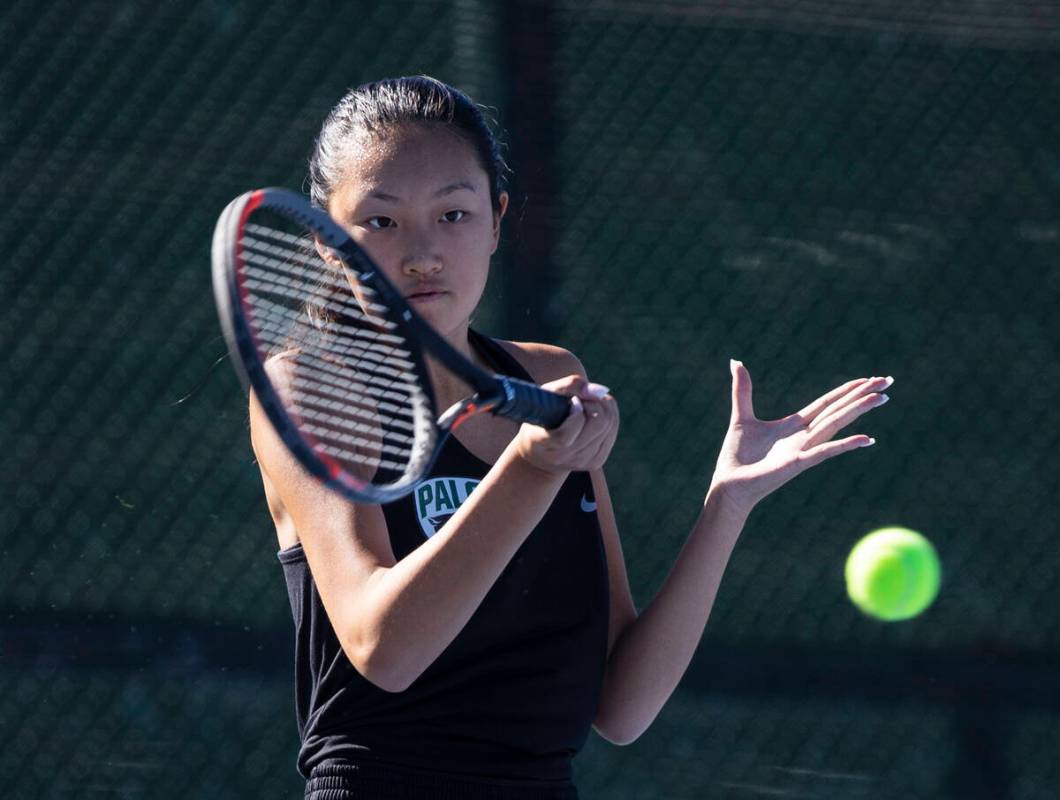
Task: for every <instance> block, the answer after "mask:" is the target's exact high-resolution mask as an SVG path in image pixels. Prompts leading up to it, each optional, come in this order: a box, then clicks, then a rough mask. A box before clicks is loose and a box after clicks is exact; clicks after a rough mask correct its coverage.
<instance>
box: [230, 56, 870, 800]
mask: <svg viewBox="0 0 1060 800" xmlns="http://www.w3.org/2000/svg"><path fill="white" fill-rule="evenodd" d="M310 167H311V168H310V179H311V194H312V199H313V201H314V202H315V203H316V204H317V205H319V206H320V207H322V208H324V209H326V210H327V211H328V212H329V213H330V214H331V215H332V216H333V217H334V218H335V220H336V221H338V222H339V224H340V225H342V226H343V227H345V228H346V229H347V230H349V231H350V232H351V234H352V236H353V237H354V238H355V239H356V241H357V242H359V243H360V244H361V245H362V246H363V247H364V248H365V249H366V250H367V251H368V253H369V254H370V255H371V256H372V257H373V258H374V260H375V261H376V262H377V263H378V264H379V265H380V268H381V269H383V270H384V271H385V273H386V275H387V277H389V278H390V279H391V281H393V283H394V284H395V285H396V286H397V287H398V289H399V290H400V291H401V292H402V293H403V294H404V295H405V296H406V297H407V298H408V299H409V301H410V303H411V304H412V305H413V306H414V307H415V308H416V310H417V311H418V312H419V313H420V314H422V315H423V316H424V317H425V318H426V320H427V321H428V322H429V323H431V324H432V325H433V326H434V327H435V328H436V329H437V330H438V331H440V332H441V333H442V334H443V335H444V336H446V338H447V339H448V340H449V341H450V342H451V343H452V344H453V345H454V346H455V347H456V348H458V349H459V350H460V351H461V352H463V353H464V354H465V355H467V356H468V357H470V358H471V359H472V360H474V361H475V362H477V363H478V364H480V365H481V366H483V367H486V368H489V369H490V370H492V371H495V372H501V373H505V374H509V375H513V376H515V377H519V378H523V379H526V380H533V381H536V382H539V383H544V384H545V385H546V386H548V388H551V389H553V390H555V391H557V392H561V393H564V394H567V395H569V396H571V397H573V398H575V400H574V401H573V405H572V411H571V413H570V415H569V417H568V418H567V419H566V421H565V422H564V423H563V424H562V425H561V426H560V427H559V428H557V429H555V430H551V431H550V430H545V429H543V428H540V427H536V426H532V425H523V426H519V425H516V424H514V423H511V422H508V421H506V420H503V419H499V418H496V417H492V416H489V415H480V416H477V417H474V418H472V419H471V420H470V421H469V422H467V423H466V424H465V425H464V426H463V427H461V428H460V430H459V432H458V433H457V434H455V435H454V436H453V437H451V438H450V439H449V441H448V443H447V444H446V445H445V447H444V449H443V450H442V452H441V454H440V456H439V459H438V461H437V463H436V465H435V467H434V469H433V470H432V472H431V474H430V476H429V477H428V478H427V479H425V480H424V481H423V482H422V483H420V484H419V485H418V486H417V488H416V490H415V492H414V493H413V494H412V495H409V496H408V497H407V498H405V499H403V500H400V501H397V502H395V503H391V504H388V505H386V506H373V505H354V504H351V503H349V502H347V501H345V500H343V499H341V498H340V497H339V496H338V495H336V494H334V493H332V492H331V491H330V490H329V489H327V488H325V487H324V486H322V485H321V484H320V483H318V482H317V481H316V480H315V479H314V478H312V477H310V476H309V475H308V474H307V473H306V472H305V471H304V470H303V469H302V468H301V467H300V466H298V465H297V463H296V462H295V461H294V460H293V458H292V457H291V456H290V455H289V454H288V452H287V450H286V448H285V447H284V446H283V444H281V443H280V441H279V440H278V439H277V437H276V435H275V433H273V431H272V428H271V426H270V425H269V423H268V421H267V420H266V419H265V417H264V416H263V413H262V411H261V409H260V407H258V406H257V404H256V403H255V402H254V401H252V404H251V427H252V440H253V445H254V450H255V452H256V454H257V456H258V460H259V464H260V466H261V471H262V477H263V480H264V484H265V492H266V495H267V498H268V503H269V508H270V511H271V513H272V516H273V519H274V521H275V523H276V530H277V534H278V536H279V540H280V546H281V548H282V549H281V550H280V552H279V559H280V561H281V562H282V564H283V568H284V571H285V576H286V580H287V586H288V592H289V596H290V601H291V607H292V610H293V614H294V620H295V625H296V631H297V645H296V647H297V658H296V696H297V714H298V726H299V732H300V734H301V737H302V747H301V751H300V753H299V757H298V768H299V770H300V772H301V773H302V774H303V775H304V776H305V777H306V778H307V779H308V783H307V786H306V796H307V797H310V798H314V799H315V800H324V798H329V799H330V800H343V799H344V798H346V799H348V800H352V799H353V798H369V797H372V798H374V797H387V798H432V797H435V798H441V797H446V798H487V797H488V798H527V799H528V800H529V798H574V797H577V792H576V790H575V788H574V786H573V784H572V782H571V758H572V756H573V755H574V754H575V753H576V752H577V751H578V750H579V748H580V747H581V746H582V744H583V743H584V741H585V739H586V737H587V735H588V732H589V728H590V726H593V727H595V728H596V730H597V731H598V732H599V733H600V734H601V735H602V736H604V737H605V738H607V739H609V740H611V741H613V742H616V743H626V742H630V741H632V740H634V739H635V738H637V736H639V735H640V734H641V733H642V732H643V731H644V730H645V728H647V727H648V725H649V724H650V723H651V721H652V720H653V719H654V718H655V716H656V714H658V712H659V710H660V708H661V707H662V705H663V704H664V703H665V702H666V700H667V698H668V697H669V696H670V694H671V692H672V691H673V690H674V687H675V686H676V685H677V682H678V680H679V679H680V678H681V675H682V673H683V672H684V671H685V668H686V667H687V665H688V663H689V660H690V659H691V657H692V654H693V651H694V650H695V648H696V645H697V643H698V641H699V639H700V636H701V634H702V632H703V628H704V625H705V624H706V621H707V617H708V615H709V613H710V609H711V605H712V604H713V602H714V597H715V594H716V593H717V590H718V585H719V583H720V581H721V578H722V573H723V571H724V569H725V566H726V563H727V562H728V559H729V555H730V553H731V552H732V549H733V546H734V545H735V543H736V540H737V537H738V536H739V534H740V531H741V529H742V527H743V525H744V521H745V520H746V519H747V515H748V514H749V513H750V511H751V510H752V508H753V507H754V506H755V504H756V503H757V502H758V501H759V500H761V499H762V498H763V497H765V496H766V495H768V494H769V493H770V492H772V491H774V490H775V489H777V488H778V487H779V486H781V485H782V484H784V483H786V482H787V481H789V480H790V479H791V478H793V477H794V476H795V475H797V474H798V473H800V472H802V471H804V470H806V469H807V468H809V467H811V466H813V465H815V464H819V463H821V462H822V461H824V460H825V459H827V458H830V457H833V456H836V455H839V454H840V453H844V452H847V451H849V450H852V449H854V448H858V447H863V446H865V445H869V444H872V441H873V440H871V439H869V438H868V437H867V436H863V435H857V436H850V437H848V438H845V439H841V440H838V441H832V437H833V436H834V435H835V434H836V433H837V432H838V431H839V430H840V429H842V428H844V427H846V426H847V425H849V424H850V423H852V422H853V421H854V420H856V419H857V418H858V417H860V416H861V415H862V414H864V413H865V412H866V411H868V410H869V409H872V408H875V407H877V406H879V405H881V404H883V403H884V402H886V399H887V397H886V395H884V394H881V393H880V392H881V391H882V390H883V389H884V388H886V386H887V385H889V379H882V378H862V379H858V380H854V381H850V382H849V383H846V384H844V385H842V386H839V387H838V388H836V389H834V390H832V391H830V392H828V393H827V394H825V395H824V396H822V397H821V398H820V399H818V400H816V401H814V402H813V403H811V404H810V405H808V406H806V407H805V408H803V409H802V410H801V411H799V412H798V413H796V414H792V415H790V416H788V417H785V418H783V419H780V420H775V421H761V420H758V419H757V418H756V417H755V415H754V410H753V408H752V403H751V378H750V375H749V374H748V372H747V370H746V369H745V368H744V367H743V366H742V365H741V364H740V363H739V362H733V364H732V397H733V408H732V418H731V421H730V425H729V430H728V433H727V435H726V437H725V440H724V444H723V446H722V451H721V455H720V457H719V459H718V462H717V467H716V471H715V473H714V478H713V481H712V482H711V486H710V488H709V491H708V492H707V495H706V499H705V502H704V504H703V509H702V512H701V514H700V515H699V518H698V520H697V521H696V523H695V525H694V527H693V529H692V531H691V533H690V534H689V536H688V540H687V542H686V544H685V546H684V548H683V549H682V551H681V553H680V554H679V556H678V557H677V560H676V562H675V564H674V566H673V569H672V571H671V572H670V575H669V577H668V578H667V579H666V581H665V583H664V584H663V586H662V587H661V589H660V590H659V592H658V594H657V595H656V597H655V599H654V600H653V601H652V602H651V603H650V604H649V605H648V607H647V608H646V609H645V610H644V611H642V612H638V611H637V610H636V608H635V607H634V605H633V600H632V598H631V596H630V590H629V586H628V582H627V578H626V569H625V566H624V563H623V557H622V547H621V545H620V543H619V535H618V530H617V527H616V524H615V517H614V513H613V511H612V507H611V501H610V499H609V497H608V491H607V486H606V483H605V481H604V474H603V471H602V467H603V464H604V462H605V461H606V459H607V456H608V454H609V453H610V451H611V447H612V445H613V443H614V441H615V436H616V434H617V432H618V407H617V405H616V402H615V400H614V398H613V397H611V395H610V394H609V393H608V390H607V389H606V387H603V386H600V385H598V384H595V383H591V382H589V380H588V379H587V377H586V376H585V373H584V370H583V369H582V366H581V364H580V363H579V362H578V360H577V359H576V358H575V357H574V356H573V355H571V354H570V353H568V352H566V351H565V350H562V349H560V348H557V347H552V346H549V345H544V344H529V343H520V342H508V341H498V340H493V339H491V338H489V337H487V336H485V335H483V334H481V333H479V332H478V331H476V330H474V329H473V328H472V327H471V326H470V320H471V317H472V314H473V312H474V310H475V306H476V304H477V303H478V301H479V298H480V297H481V295H482V292H483V288H484V286H485V284H486V277H487V274H488V272H489V262H490V256H491V254H492V253H493V251H494V250H495V248H496V246H497V241H498V237H499V236H500V226H501V220H502V218H503V216H504V212H505V210H506V208H507V205H508V196H507V194H506V193H505V192H504V189H503V175H504V169H505V167H504V164H503V161H502V159H501V156H500V154H499V149H498V145H497V142H496V140H495V139H494V137H493V135H492V133H491V131H490V129H489V127H488V125H487V124H486V122H485V121H484V120H483V117H482V116H481V114H480V112H479V110H478V109H477V107H476V106H475V105H474V104H473V103H472V102H471V101H470V100H469V99H468V98H467V97H466V96H465V95H463V94H461V93H460V92H459V91H457V90H455V89H453V88H451V87H449V86H446V85H445V84H442V83H440V82H438V81H435V80H433V79H430V78H425V77H418V78H401V79H397V80H389V81H382V82H379V83H374V84H368V85H365V86H361V87H359V88H357V89H355V90H353V91H351V92H350V93H349V94H347V95H346V96H345V97H344V98H343V99H342V100H341V101H340V103H339V104H338V105H337V106H336V107H335V109H334V110H333V111H332V112H331V114H330V115H329V117H328V118H327V120H326V121H325V123H324V126H323V129H322V131H321V133H320V136H319V139H318V141H317V146H316V150H315V153H314V155H313V157H312V161H311V165H310ZM432 373H434V371H433V370H432ZM432 378H433V379H434V386H435V390H436V393H437V394H438V405H439V407H440V408H445V407H447V406H448V405H449V404H450V403H452V402H455V401H456V400H457V399H459V398H461V397H463V396H464V395H465V394H466V392H467V389H466V387H464V386H462V385H455V381H454V379H453V378H451V377H448V378H447V377H446V375H445V374H444V373H443V372H442V371H441V370H438V371H437V372H436V373H435V374H432Z"/></svg>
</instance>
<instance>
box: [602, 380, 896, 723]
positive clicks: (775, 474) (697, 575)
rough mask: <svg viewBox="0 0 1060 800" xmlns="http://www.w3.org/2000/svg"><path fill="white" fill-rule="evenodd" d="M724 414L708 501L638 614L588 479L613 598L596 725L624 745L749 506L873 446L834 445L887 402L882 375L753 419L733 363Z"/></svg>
mask: <svg viewBox="0 0 1060 800" xmlns="http://www.w3.org/2000/svg"><path fill="white" fill-rule="evenodd" d="M731 366H732V416H731V418H730V422H729V430H728V432H727V433H726V436H725V440H724V442H723V443H722V447H721V453H720V454H719V457H718V463H717V466H716V468H715V471H714V477H713V479H712V480H711V485H710V489H709V491H708V492H707V496H706V500H705V501H704V503H703V508H702V510H701V511H700V514H699V517H698V518H697V519H696V522H695V524H694V525H693V527H692V530H691V532H690V533H689V535H688V538H687V540H686V541H685V544H684V546H683V547H682V548H681V552H680V554H679V555H678V557H677V560H676V561H675V562H674V565H673V567H672V568H671V570H670V573H669V575H667V577H666V580H665V581H664V582H663V585H662V587H661V588H660V589H659V592H658V594H657V595H656V596H655V599H654V600H652V602H651V604H650V605H649V606H648V607H647V608H646V609H645V610H644V611H643V613H641V614H639V615H638V613H637V611H636V609H635V607H634V605H633V601H632V598H631V596H630V591H629V582H628V579H627V577H626V569H625V563H624V560H623V558H622V548H621V544H620V542H619V537H618V526H617V525H616V523H615V516H614V512H613V510H612V506H611V501H610V497H609V495H608V491H607V485H606V482H605V480H604V476H603V471H602V470H596V471H595V472H594V473H593V488H594V490H595V493H596V499H597V511H598V515H599V519H600V527H601V531H602V534H603V540H604V547H605V550H606V553H607V563H608V575H609V584H610V597H611V612H610V613H611V617H610V621H609V622H610V627H609V633H608V637H609V639H608V645H609V647H608V658H607V668H606V672H605V675H604V685H603V692H602V695H601V698H600V705H599V707H598V709H597V713H596V719H595V720H594V726H595V728H596V730H597V731H598V732H599V733H600V735H601V736H603V737H604V738H605V739H608V740H610V741H612V742H615V743H616V744H628V743H629V742H632V741H633V740H634V739H636V738H637V737H638V736H640V734H641V733H643V732H644V731H645V729H647V727H648V726H649V725H650V724H651V722H652V720H654V719H655V717H656V715H657V714H658V713H659V711H660V710H661V709H662V707H663V704H664V703H665V702H666V700H667V699H668V698H669V697H670V695H671V694H672V693H673V690H674V689H675V688H676V686H677V684H678V681H680V680H681V676H682V675H684V672H685V669H686V668H687V667H688V664H689V662H690V661H691V660H692V655H693V653H694V652H695V650H696V646H697V645H698V644H699V640H700V637H701V636H702V635H703V629H704V628H705V627H706V624H707V619H708V617H709V616H710V611H711V608H712V607H713V605H714V599H715V597H716V596H717V593H718V587H719V586H720V585H721V579H722V575H723V574H724V572H725V568H726V566H727V565H728V562H729V557H730V556H731V555H732V551H733V548H734V547H735V546H736V541H737V539H738V538H739V536H740V532H741V531H742V530H743V527H744V525H745V523H746V522H747V518H748V516H749V515H750V513H751V511H752V509H753V508H754V507H755V505H756V504H757V503H758V502H760V501H761V500H762V499H763V498H765V497H766V496H768V495H769V494H771V493H772V492H774V491H776V490H777V489H778V488H780V487H781V486H783V485H784V484H785V483H787V482H788V481H790V480H791V479H792V478H794V477H795V476H796V475H798V474H800V473H801V472H804V471H805V470H807V469H809V468H811V467H813V466H815V465H817V464H820V463H822V462H823V461H826V460H827V459H829V458H832V457H834V456H837V455H840V454H842V453H845V452H850V451H852V450H855V449H857V448H860V447H865V446H868V445H871V444H873V443H874V441H875V440H873V439H871V438H869V437H868V436H865V435H855V436H848V437H846V438H844V439H840V440H837V441H832V438H833V436H834V435H835V434H836V433H837V432H838V431H840V430H841V429H843V428H844V427H846V426H847V425H849V424H850V423H851V422H853V421H854V420H856V419H857V418H858V417H860V416H861V415H862V414H865V413H866V412H868V411H870V410H872V409H873V408H877V407H879V406H881V405H883V404H884V403H885V402H887V395H885V394H882V391H883V389H886V388H887V387H888V386H890V384H891V382H892V379H890V378H859V379H857V380H853V381H848V382H847V383H844V384H843V385H841V386H838V387H836V388H835V389H833V390H831V391H830V392H828V393H827V394H825V395H822V396H821V397H819V398H818V399H817V400H815V401H813V402H812V403H810V404H809V405H807V406H805V407H804V408H803V409H802V410H800V411H799V412H797V413H795V414H790V415H788V416H786V417H784V418H783V419H778V420H759V419H758V418H757V417H756V416H755V414H754V409H753V405H752V401H751V376H750V374H749V373H748V371H747V369H746V367H744V366H743V364H741V363H740V362H733V363H732V365H731Z"/></svg>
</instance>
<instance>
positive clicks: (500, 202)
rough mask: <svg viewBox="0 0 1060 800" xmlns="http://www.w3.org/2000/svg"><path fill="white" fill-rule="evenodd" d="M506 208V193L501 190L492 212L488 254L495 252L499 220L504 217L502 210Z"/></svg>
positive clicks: (499, 228) (499, 226)
mask: <svg viewBox="0 0 1060 800" xmlns="http://www.w3.org/2000/svg"><path fill="white" fill-rule="evenodd" d="M507 210H508V193H507V192H501V193H500V195H499V196H498V197H497V210H496V211H494V212H493V248H492V249H491V250H490V254H493V253H496V252H497V245H498V244H499V243H500V240H501V220H502V219H503V218H504V212H505V211H507Z"/></svg>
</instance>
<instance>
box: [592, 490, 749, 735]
mask: <svg viewBox="0 0 1060 800" xmlns="http://www.w3.org/2000/svg"><path fill="white" fill-rule="evenodd" d="M748 513H749V510H745V509H743V508H741V507H739V506H737V505H736V504H734V503H731V502H729V500H728V499H727V497H726V495H725V489H724V487H720V486H719V487H712V489H711V491H710V492H709V493H708V495H707V499H706V502H705V503H704V504H703V510H702V512H701V513H700V515H699V518H698V519H697V520H696V523H695V525H694V526H693V528H692V531H691V533H690V534H689V536H688V539H687V540H686V542H685V544H684V547H682V549H681V553H680V555H679V556H678V558H677V560H676V562H675V563H674V566H673V568H672V569H671V571H670V574H669V575H668V576H667V578H666V580H665V582H664V583H663V585H662V588H661V589H660V590H659V593H658V594H657V595H656V596H655V599H654V600H652V602H651V604H650V605H649V606H648V607H647V608H646V609H645V610H644V611H643V612H642V613H641V614H640V615H639V616H638V617H637V619H636V620H634V621H633V622H632V623H630V624H629V626H628V627H627V628H626V630H625V631H623V633H622V635H621V637H620V638H619V639H618V641H616V642H615V645H614V647H613V648H612V650H611V654H610V656H609V658H608V663H607V672H606V675H605V678H604V686H603V693H602V696H601V700H600V708H599V710H598V713H597V718H596V721H595V725H596V729H597V730H598V731H599V733H600V734H601V735H602V736H604V737H605V738H607V739H609V740H611V741H613V742H616V743H619V744H626V743H628V742H631V741H633V740H634V739H636V738H637V737H638V736H639V735H640V734H641V733H643V732H644V730H645V729H646V728H647V727H648V725H650V724H651V722H652V720H654V719H655V716H656V715H657V714H658V713H659V711H660V709H661V708H662V707H663V704H664V703H665V702H666V700H667V699H668V698H669V697H670V695H671V694H672V693H673V690H674V689H675V688H676V686H677V684H678V682H679V681H680V680H681V676H682V675H684V673H685V670H686V669H687V667H688V664H689V662H690V661H691V660H692V655H693V653H695V650H696V646H697V645H698V644H699V640H700V637H701V636H702V635H703V629H704V628H705V627H706V624H707V619H708V617H709V616H710V611H711V608H712V607H713V605H714V599H715V597H717V594H718V587H719V585H720V584H721V578H722V575H723V574H724V572H725V568H726V566H727V564H728V562H729V557H730V556H731V555H732V551H733V548H734V546H735V544H736V540H737V538H738V537H739V535H740V531H741V530H743V526H744V524H745V523H746V521H747V515H748Z"/></svg>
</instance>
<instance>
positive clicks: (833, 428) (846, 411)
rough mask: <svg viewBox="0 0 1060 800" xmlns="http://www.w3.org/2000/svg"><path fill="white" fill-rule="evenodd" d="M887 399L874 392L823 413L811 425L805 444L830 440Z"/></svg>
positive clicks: (809, 444)
mask: <svg viewBox="0 0 1060 800" xmlns="http://www.w3.org/2000/svg"><path fill="white" fill-rule="evenodd" d="M887 399H888V398H887V395H885V394H878V393H876V392H873V393H872V394H867V395H865V396H863V397H860V398H858V399H857V400H854V401H853V402H851V403H850V404H849V405H846V406H844V407H842V408H837V409H835V410H832V411H830V412H828V413H826V414H823V415H822V416H820V417H818V419H816V420H814V422H813V424H812V425H810V429H809V430H810V436H809V438H808V439H807V440H806V445H805V446H808V447H813V446H814V445H817V444H819V443H821V442H825V441H828V440H829V439H831V438H832V437H833V436H835V434H836V433H837V432H839V431H841V430H842V429H843V428H845V427H846V426H847V425H849V424H850V423H851V422H853V421H854V420H856V419H857V418H858V417H860V416H861V415H862V414H864V413H866V412H868V411H871V410H872V409H874V408H879V407H880V406H882V405H883V404H884V403H886V402H887Z"/></svg>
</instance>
